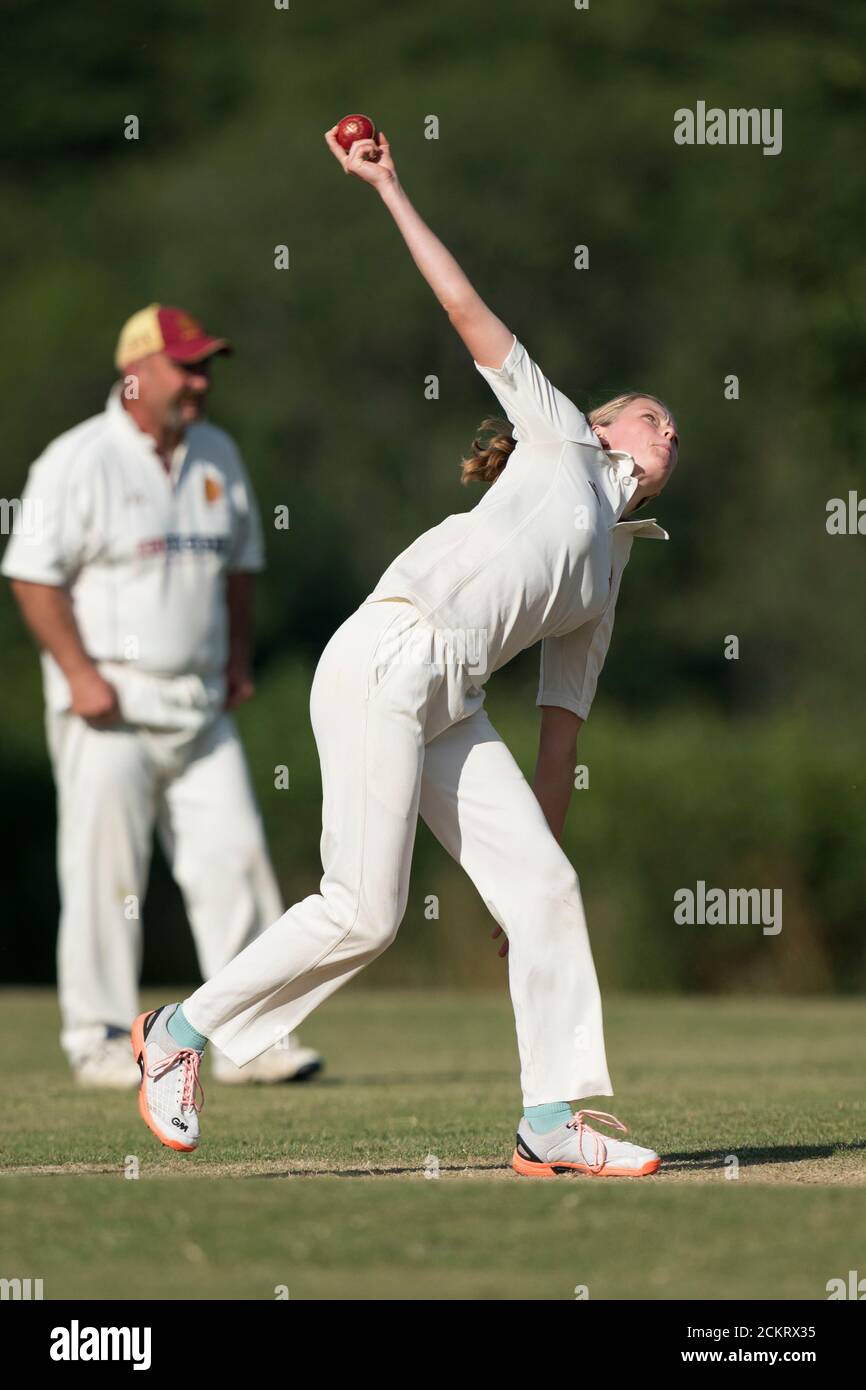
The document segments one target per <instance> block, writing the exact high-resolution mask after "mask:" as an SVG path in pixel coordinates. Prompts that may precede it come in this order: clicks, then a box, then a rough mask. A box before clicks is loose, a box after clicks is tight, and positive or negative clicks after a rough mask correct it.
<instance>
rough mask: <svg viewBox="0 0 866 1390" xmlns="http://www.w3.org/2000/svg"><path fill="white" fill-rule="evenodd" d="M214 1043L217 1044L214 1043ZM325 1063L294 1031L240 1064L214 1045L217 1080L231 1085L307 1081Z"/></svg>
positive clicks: (214, 1068) (213, 1059)
mask: <svg viewBox="0 0 866 1390" xmlns="http://www.w3.org/2000/svg"><path fill="white" fill-rule="evenodd" d="M212 1046H213V1045H212ZM324 1065H325V1059H324V1057H322V1056H321V1055H320V1053H318V1052H314V1051H313V1049H312V1048H311V1047H302V1046H301V1044H300V1043H299V1042H298V1041H297V1039H296V1038H295V1036H294V1034H293V1033H291V1034H289V1036H288V1037H287V1038H286V1039H285V1040H282V1041H280V1042H278V1043H274V1045H273V1047H269V1048H268V1049H267V1050H266V1051H265V1052H262V1053H260V1054H259V1056H258V1057H254V1058H253V1060H252V1061H251V1062H247V1064H246V1066H243V1067H239V1066H237V1065H236V1063H234V1062H232V1061H231V1060H230V1059H229V1058H228V1057H226V1055H225V1053H223V1052H218V1051H217V1049H216V1048H213V1052H212V1054H211V1075H212V1077H213V1079H214V1081H220V1082H222V1083H223V1084H224V1085H227V1086H246V1085H254V1084H256V1083H259V1084H261V1085H274V1084H275V1083H279V1082H281V1081H306V1080H307V1079H308V1077H311V1076H315V1074H316V1072H317V1071H321V1070H322V1067H323V1066H324Z"/></svg>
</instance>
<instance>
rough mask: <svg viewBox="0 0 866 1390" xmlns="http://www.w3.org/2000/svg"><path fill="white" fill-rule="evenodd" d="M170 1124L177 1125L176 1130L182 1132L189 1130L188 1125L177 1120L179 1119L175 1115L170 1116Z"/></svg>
mask: <svg viewBox="0 0 866 1390" xmlns="http://www.w3.org/2000/svg"><path fill="white" fill-rule="evenodd" d="M171 1122H172V1124H173V1125H177V1128H178V1129H183V1130H187V1129H189V1125H185V1124H184V1122H183V1120H179V1119H178V1118H177V1115H172V1117H171Z"/></svg>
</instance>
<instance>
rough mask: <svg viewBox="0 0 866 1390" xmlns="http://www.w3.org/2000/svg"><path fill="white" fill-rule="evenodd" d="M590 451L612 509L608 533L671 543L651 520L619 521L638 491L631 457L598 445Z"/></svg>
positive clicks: (631, 518) (640, 517)
mask: <svg viewBox="0 0 866 1390" xmlns="http://www.w3.org/2000/svg"><path fill="white" fill-rule="evenodd" d="M592 447H593V448H596V449H597V450H598V453H599V456H600V457H599V460H598V464H599V466H598V471H597V473H596V475H595V476H596V477H597V478H599V479H600V481H601V486H602V490H603V492H604V495H605V497H606V498H607V501H608V502H609V503H610V506H611V509H612V513H613V519H612V521H611V523H610V525H611V529H612V530H618V529H620V528H621V529H622V530H623V531H630V532H631V534H632V535H633V536H652V537H655V538H657V539H659V540H666V541H667V540H670V536H669V535H668V533H667V531H665V530H664V528H663V527H661V526H659V524H658V522H657V521H656V519H655V517H654V516H639V517H632V516H629V517H627V518H626V519H625V520H620V518H621V517H622V514H623V512H624V511H625V508H626V507H627V506H628V504H629V502H630V501H631V499H632V497H633V496H634V494H635V492H636V491H637V488H638V480H637V478H636V477H635V476H634V468H635V460H634V455H633V454H627V453H626V452H625V450H624V449H604V448H603V447H602V445H601V444H597V445H593V446H592Z"/></svg>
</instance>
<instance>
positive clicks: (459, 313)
mask: <svg viewBox="0 0 866 1390" xmlns="http://www.w3.org/2000/svg"><path fill="white" fill-rule="evenodd" d="M336 131H337V127H336V126H333V127H332V129H331V130H328V131H326V132H325V140H326V141H327V143H328V146H329V148H330V149H331V151H332V152H333V154H334V156H335V158H336V159H337V160H338V162H339V163H340V164H341V166H342V167H343V169H344V170H345V172H346V173H347V174H354V175H355V176H356V177H357V178H359V179H361V180H362V181H363V182H364V183H369V184H372V185H373V187H374V188H375V189H376V191H377V192H378V193H379V195H380V197H381V199H382V201H383V203H384V204H385V206H386V207H387V208H388V211H389V212H390V213H391V216H392V217H393V219H394V221H395V222H396V223H397V226H398V227H399V229H400V232H401V233H402V236H403V239H404V241H405V242H406V245H407V246H408V248H409V251H410V254H411V256H412V259H413V260H414V262H415V264H416V265H417V267H418V269H419V270H420V272H421V274H422V275H423V276H424V279H425V280H426V281H427V284H428V285H429V286H430V288H431V290H432V291H433V293H434V294H435V296H436V298H437V299H438V300H439V303H440V304H441V305H442V308H443V309H444V310H445V312H446V314H447V315H448V317H449V319H450V320H451V323H452V324H453V325H454V327H455V328H456V330H457V332H458V333H459V335H460V337H461V338H462V339H463V342H464V343H465V344H466V347H467V348H468V350H469V352H470V353H471V355H472V357H473V359H474V360H475V361H476V362H478V363H479V364H480V365H481V366H482V367H497V368H498V367H501V366H502V363H503V362H504V361H505V358H506V357H507V356H508V352H509V349H510V347H511V344H512V341H513V338H514V335H513V333H512V332H511V330H510V329H509V328H506V326H505V324H504V323H503V322H502V320H501V319H499V318H497V317H496V315H495V314H494V313H493V311H492V310H491V309H488V307H487V305H486V304H485V303H484V300H483V299H482V298H481V296H480V295H479V294H478V292H477V291H476V290H475V289H474V288H473V286H472V284H471V283H470V281H469V280H468V279H467V277H466V275H465V274H464V273H463V271H462V270H461V269H460V266H459V265H458V264H457V262H456V260H455V259H454V257H453V256H452V255H451V252H450V251H449V250H448V249H447V247H445V246H443V244H442V242H441V241H440V240H439V238H438V237H437V236H436V234H435V232H432V231H431V230H430V228H429V227H428V226H427V223H426V222H425V221H424V219H423V218H422V217H421V216H420V215H419V214H418V212H416V210H415V208H414V207H413V206H412V203H411V202H410V201H409V199H408V197H407V196H406V193H405V192H404V190H403V188H402V186H401V184H400V180H399V179H398V177H397V170H396V169H395V167H394V161H393V158H392V156H391V147H390V145H389V144H388V140H387V137H386V136H385V133H384V131H381V130H380V131H379V135H378V142H377V141H376V140H356V141H355V142H354V144H353V145H352V147H351V149H350V151H349V153H348V154H347V153H346V152H345V150H343V149H342V148H341V147H340V145H338V144H337V139H336ZM374 151H376V152H378V156H379V157H378V159H377V160H376V161H375V162H374V160H372V159H370V158H369V156H370V154H372V153H373V152H374ZM365 155H366V156H367V158H365Z"/></svg>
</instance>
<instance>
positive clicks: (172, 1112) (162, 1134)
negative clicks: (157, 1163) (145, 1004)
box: [132, 1004, 204, 1153]
mask: <svg viewBox="0 0 866 1390" xmlns="http://www.w3.org/2000/svg"><path fill="white" fill-rule="evenodd" d="M176 1008H177V1005H176V1004H163V1005H162V1007H161V1008H159V1009H152V1010H151V1011H150V1012H148V1013H143V1014H139V1015H138V1018H137V1019H136V1020H135V1022H134V1023H133V1025H132V1055H133V1057H134V1058H135V1060H136V1062H137V1063H138V1066H139V1070H140V1072H141V1081H140V1083H139V1087H138V1109H139V1112H140V1114H141V1118H142V1119H143V1120H144V1123H145V1124H146V1125H147V1127H148V1129H150V1130H152V1131H153V1133H154V1134H155V1135H156V1137H157V1139H158V1140H159V1141H160V1143H161V1144H165V1145H166V1147H167V1148H169V1149H177V1150H178V1152H179V1153H192V1151H193V1149H195V1148H197V1147H198V1141H199V1122H198V1115H199V1111H200V1110H201V1108H202V1106H203V1105H204V1090H203V1088H202V1086H201V1084H200V1082H199V1075H198V1074H199V1066H200V1064H201V1057H202V1054H201V1053H200V1052H196V1050H195V1048H194V1047H180V1046H179V1045H178V1043H177V1041H176V1040H175V1039H174V1038H173V1037H172V1036H171V1034H170V1033H169V1031H168V1028H167V1027H166V1024H167V1021H168V1019H170V1018H171V1016H172V1014H173V1013H174V1011H175V1009H176ZM197 1090H198V1091H200V1092H201V1100H200V1101H197V1100H196V1091H197Z"/></svg>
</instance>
